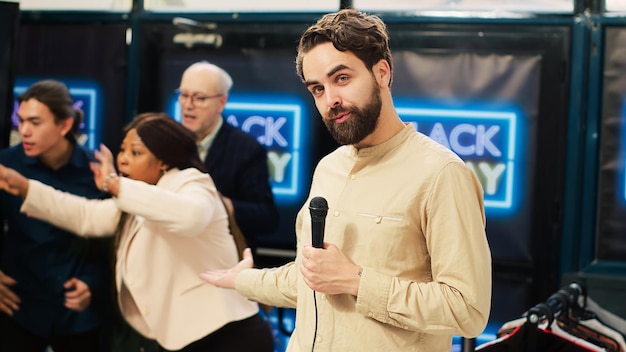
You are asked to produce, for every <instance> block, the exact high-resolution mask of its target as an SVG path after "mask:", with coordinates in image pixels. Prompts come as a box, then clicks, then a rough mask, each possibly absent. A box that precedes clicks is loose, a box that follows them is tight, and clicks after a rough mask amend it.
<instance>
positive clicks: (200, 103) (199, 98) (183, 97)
mask: <svg viewBox="0 0 626 352" xmlns="http://www.w3.org/2000/svg"><path fill="white" fill-rule="evenodd" d="M175 93H176V94H178V101H179V102H180V103H181V104H183V103H184V102H186V101H189V99H191V104H193V106H197V107H206V106H207V104H208V103H209V100H211V99H214V98H219V97H221V96H222V95H224V94H215V95H202V94H198V93H194V94H191V95H190V94H187V93H183V92H181V91H180V89H176V91H175Z"/></svg>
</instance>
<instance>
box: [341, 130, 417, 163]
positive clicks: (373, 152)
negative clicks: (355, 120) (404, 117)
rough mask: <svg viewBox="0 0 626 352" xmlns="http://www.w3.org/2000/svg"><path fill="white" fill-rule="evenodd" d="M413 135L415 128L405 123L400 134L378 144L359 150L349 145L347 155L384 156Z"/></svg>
mask: <svg viewBox="0 0 626 352" xmlns="http://www.w3.org/2000/svg"><path fill="white" fill-rule="evenodd" d="M413 133H415V126H413V125H412V124H410V123H405V126H404V128H403V129H402V130H400V132H398V133H396V135H395V136H393V137H391V138H389V139H388V140H386V141H384V142H382V143H380V144H377V145H374V146H371V147H367V148H361V149H357V148H355V147H354V145H349V146H348V153H349V154H350V155H351V156H354V157H359V158H364V157H371V156H377V155H381V154H385V153H387V152H388V151H389V150H391V149H393V148H395V147H397V146H398V145H400V144H402V142H404V141H405V140H406V139H407V138H409V136H410V135H411V134H413Z"/></svg>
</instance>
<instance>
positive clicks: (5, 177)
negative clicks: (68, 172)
mask: <svg viewBox="0 0 626 352" xmlns="http://www.w3.org/2000/svg"><path fill="white" fill-rule="evenodd" d="M96 159H97V160H98V163H93V164H92V171H93V173H94V180H95V182H96V185H97V186H98V188H100V189H101V190H103V191H105V192H108V193H110V194H111V195H112V196H113V198H112V199H107V200H87V199H85V198H82V197H77V196H74V195H71V194H68V193H63V192H60V191H57V190H54V189H53V188H52V187H50V186H47V185H44V184H42V183H40V182H37V181H34V180H28V179H26V178H24V177H22V176H21V175H19V174H17V173H16V172H15V171H13V170H11V169H7V168H4V167H2V166H0V188H3V189H4V190H6V191H7V192H10V193H12V194H15V195H20V196H22V197H23V198H24V203H23V205H22V208H21V211H22V212H24V213H28V214H29V215H30V216H34V217H36V218H39V219H42V220H45V221H48V222H50V223H52V224H54V225H56V226H59V227H62V228H66V229H68V230H70V231H72V232H74V233H77V234H80V235H86V234H90V235H93V236H110V235H113V234H115V236H116V242H117V243H118V244H117V251H116V263H115V273H116V275H115V276H116V280H115V281H116V288H117V296H118V304H119V307H120V311H121V313H122V316H123V317H124V318H125V320H126V321H127V322H128V323H129V324H130V325H131V326H132V327H133V328H134V329H135V330H136V331H138V332H139V333H141V334H142V335H143V336H145V337H146V338H148V339H154V340H156V341H157V343H158V350H161V351H166V350H167V351H179V350H180V351H185V352H190V351H209V350H210V351H251V350H254V351H268V352H270V351H272V350H273V344H272V336H271V331H270V329H269V326H268V325H267V323H266V322H265V321H264V320H263V319H262V318H261V317H260V316H259V315H258V310H259V308H258V305H257V304H256V303H254V302H251V301H248V300H247V299H246V298H244V297H243V296H241V295H240V294H239V293H237V292H235V291H232V290H225V289H221V288H217V287H214V286H212V285H206V284H204V282H203V281H202V280H201V279H200V277H199V275H198V273H201V272H203V271H206V270H207V269H218V268H228V267H230V266H232V265H234V264H236V263H237V261H238V256H237V250H236V247H235V242H234V241H233V238H232V236H231V234H230V233H229V229H228V216H227V214H226V211H225V208H224V206H223V204H222V202H221V201H220V198H219V195H218V193H217V190H216V189H215V185H214V184H213V181H212V180H211V177H210V176H209V175H208V174H207V173H205V172H203V169H204V168H203V166H202V164H201V162H200V159H199V157H198V152H197V148H196V144H195V140H194V137H193V135H192V134H191V132H189V131H188V130H187V129H186V128H184V127H183V126H181V125H179V124H178V123H176V122H175V121H174V120H173V119H171V118H170V117H169V116H168V115H166V114H162V113H146V114H141V115H139V116H137V117H136V118H135V119H134V120H133V121H132V122H131V123H130V124H129V125H128V126H127V127H126V128H125V137H124V140H123V142H122V145H121V148H120V152H119V154H118V156H117V167H118V170H119V174H118V173H117V172H115V168H114V166H113V156H112V154H111V151H110V150H109V149H108V148H106V147H105V146H102V147H101V150H100V151H99V152H96ZM244 333H245V337H246V338H241V334H244Z"/></svg>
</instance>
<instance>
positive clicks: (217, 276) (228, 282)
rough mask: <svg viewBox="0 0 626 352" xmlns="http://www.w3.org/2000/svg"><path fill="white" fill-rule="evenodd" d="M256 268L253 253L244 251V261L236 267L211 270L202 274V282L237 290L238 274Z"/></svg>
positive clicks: (247, 249) (248, 249)
mask: <svg viewBox="0 0 626 352" xmlns="http://www.w3.org/2000/svg"><path fill="white" fill-rule="evenodd" d="M253 266H254V260H253V258H252V251H251V250H250V248H246V249H245V250H244V251H243V259H242V260H241V261H240V262H239V263H238V264H237V265H235V266H234V267H232V268H230V269H225V270H211V271H206V272H204V273H202V274H200V277H201V278H202V280H204V281H206V282H208V283H210V284H213V285H215V286H218V287H222V288H230V289H234V288H235V278H237V274H239V272H241V271H242V270H244V269H250V268H252V267H253Z"/></svg>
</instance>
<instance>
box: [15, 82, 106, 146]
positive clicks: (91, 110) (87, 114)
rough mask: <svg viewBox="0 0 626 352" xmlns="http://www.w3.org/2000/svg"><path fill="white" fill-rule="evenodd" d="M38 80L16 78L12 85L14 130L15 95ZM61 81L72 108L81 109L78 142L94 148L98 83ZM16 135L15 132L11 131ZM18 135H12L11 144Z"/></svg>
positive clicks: (98, 96) (16, 104)
mask: <svg viewBox="0 0 626 352" xmlns="http://www.w3.org/2000/svg"><path fill="white" fill-rule="evenodd" d="M37 81H39V79H22V78H18V79H16V83H15V86H14V87H13V95H14V96H15V98H16V99H15V101H14V102H13V113H12V114H11V121H12V125H13V129H14V131H15V130H17V125H18V123H19V118H18V116H17V111H18V109H19V104H18V102H17V96H18V95H20V94H22V93H24V92H25V91H26V90H27V89H28V87H30V86H31V85H32V84H33V83H35V82H37ZM63 83H64V84H65V85H66V86H67V88H68V90H69V92H70V95H71V96H72V100H73V101H74V108H76V109H79V110H82V111H83V121H82V122H81V124H80V126H79V128H78V132H79V136H78V138H77V140H78V142H79V143H81V144H83V145H85V146H87V147H88V148H90V149H96V147H99V144H100V135H99V131H98V127H99V121H100V116H99V108H100V101H99V99H100V93H99V92H100V89H99V88H98V85H97V84H95V83H93V82H90V81H84V80H80V81H78V80H64V81H63ZM13 134H15V135H17V133H13ZM17 138H19V136H18V137H15V138H14V137H12V143H11V144H12V145H13V144H16V143H17V142H19V141H18V140H17Z"/></svg>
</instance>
